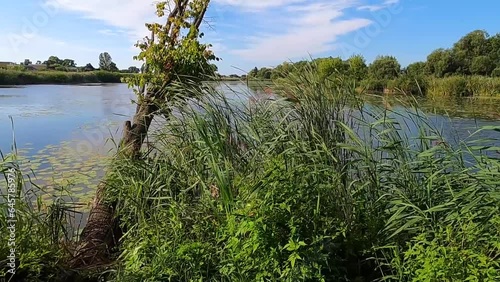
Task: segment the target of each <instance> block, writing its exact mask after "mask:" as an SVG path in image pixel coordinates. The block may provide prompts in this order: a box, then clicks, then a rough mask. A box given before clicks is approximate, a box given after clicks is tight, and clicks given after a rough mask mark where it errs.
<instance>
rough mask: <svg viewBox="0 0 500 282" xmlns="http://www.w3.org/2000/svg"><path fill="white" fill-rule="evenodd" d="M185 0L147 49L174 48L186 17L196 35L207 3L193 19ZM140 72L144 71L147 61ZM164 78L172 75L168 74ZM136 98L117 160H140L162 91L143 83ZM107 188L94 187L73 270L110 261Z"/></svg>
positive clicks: (114, 233)
mask: <svg viewBox="0 0 500 282" xmlns="http://www.w3.org/2000/svg"><path fill="white" fill-rule="evenodd" d="M189 1H190V0H177V1H176V6H175V8H174V9H172V11H171V12H170V15H169V17H168V20H167V23H166V24H165V26H164V29H163V30H160V31H156V32H163V33H166V34H167V35H168V36H166V37H163V38H160V40H159V43H155V31H154V30H152V36H151V38H150V39H149V42H148V43H149V46H152V45H154V44H165V46H166V48H171V49H174V48H175V46H176V44H177V43H178V39H179V37H180V30H181V28H182V27H183V26H182V24H181V23H180V22H182V21H184V20H186V19H188V18H190V19H192V22H191V29H190V32H189V34H191V33H192V34H193V36H197V34H198V32H199V27H200V25H201V22H202V19H203V17H204V15H205V12H206V10H207V7H208V3H209V0H203V1H204V2H201V3H203V6H202V9H201V10H200V11H198V13H196V14H195V16H194V17H193V13H192V11H190V12H191V13H190V14H187V13H186V10H187V7H188V4H189ZM188 37H189V36H188ZM165 38H168V40H164V39H165ZM167 65H169V69H172V65H173V61H172V62H170V63H167ZM167 71H168V70H167ZM144 72H146V73H147V72H148V61H147V60H146V63H145V71H144ZM165 77H174V76H170V75H168V76H165ZM166 80H167V81H164V82H163V86H161V87H160V88H166V87H167V86H168V85H169V84H170V83H171V82H172V81H171V79H170V78H167V79H166ZM149 88H152V89H149ZM140 96H141V99H139V100H140V102H139V103H138V105H137V110H136V113H135V115H134V118H133V121H132V122H130V121H127V122H125V126H124V130H123V137H122V141H121V142H120V149H119V151H120V152H119V154H118V155H117V158H129V159H137V158H138V157H140V155H141V148H142V145H143V143H144V140H145V138H146V136H147V134H148V130H149V127H150V125H151V123H152V120H153V118H154V116H155V113H156V112H157V111H158V109H159V106H158V104H157V101H162V100H163V101H164V100H165V98H166V97H165V96H166V90H165V89H158V88H157V89H154V87H151V86H150V85H148V84H147V83H146V85H145V86H143V87H142V89H141V93H140ZM107 187H108V186H107V183H106V182H105V180H103V181H102V182H101V183H100V184H99V185H98V188H97V192H96V196H95V198H94V201H93V203H92V208H91V211H90V214H89V218H88V221H87V224H86V226H85V228H84V229H83V231H82V234H81V236H80V241H79V242H78V245H77V247H76V250H75V253H74V256H73V259H72V260H71V261H70V266H71V267H73V268H84V267H100V266H103V265H106V264H108V263H110V262H112V259H111V254H112V252H113V249H114V248H115V247H116V246H117V244H118V242H119V240H120V237H121V236H122V230H121V229H120V226H119V218H116V216H115V209H116V203H109V202H106V201H105V192H106V188H107Z"/></svg>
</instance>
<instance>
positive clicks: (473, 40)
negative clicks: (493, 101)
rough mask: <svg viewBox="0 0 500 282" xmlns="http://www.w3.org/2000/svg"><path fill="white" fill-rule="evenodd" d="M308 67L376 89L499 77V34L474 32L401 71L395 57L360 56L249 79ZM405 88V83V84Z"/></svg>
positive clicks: (264, 71)
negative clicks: (369, 58)
mask: <svg viewBox="0 0 500 282" xmlns="http://www.w3.org/2000/svg"><path fill="white" fill-rule="evenodd" d="M307 65H312V66H314V67H315V68H317V70H316V71H317V72H318V73H319V75H320V76H321V77H322V78H328V77H330V76H332V75H342V76H343V77H348V78H351V79H355V80H357V81H359V82H364V83H365V84H367V85H371V86H373V87H374V88H377V89H379V88H384V87H386V86H387V84H388V81H390V80H400V83H402V82H404V81H405V80H406V81H407V83H410V82H411V81H415V80H418V79H421V78H423V77H425V76H432V77H436V78H443V77H449V76H455V75H462V76H470V75H480V76H491V77H500V33H499V34H496V35H494V36H490V35H489V34H488V33H487V32H485V31H482V30H476V31H473V32H471V33H469V34H467V35H465V36H464V37H462V38H461V39H460V40H459V41H458V42H456V43H455V44H454V45H453V47H452V48H450V49H437V50H435V51H434V52H432V53H431V54H430V55H429V56H428V57H427V60H426V61H425V62H416V63H412V64H410V65H408V66H407V67H406V68H402V67H401V65H400V63H399V62H398V60H397V59H396V58H395V57H393V56H378V57H377V58H376V59H375V60H374V61H373V62H372V63H371V64H369V65H368V64H367V63H366V60H365V59H364V58H363V57H362V56H361V55H355V56H352V57H351V58H349V59H347V60H343V59H341V58H339V57H337V58H333V57H329V58H319V59H315V60H313V64H310V62H307V61H300V62H295V63H292V62H285V63H282V64H280V65H278V66H277V67H275V68H266V67H264V68H261V69H259V68H257V67H256V68H254V69H252V70H251V71H250V72H249V73H248V76H249V77H252V78H256V79H278V78H282V77H286V76H288V75H290V74H292V73H296V74H300V73H301V72H303V71H304V68H305V67H306V66H307ZM403 84H404V83H403Z"/></svg>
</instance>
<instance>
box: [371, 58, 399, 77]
mask: <svg viewBox="0 0 500 282" xmlns="http://www.w3.org/2000/svg"><path fill="white" fill-rule="evenodd" d="M400 72H401V65H400V64H399V62H398V60H397V59H396V58H395V57H392V56H379V57H377V58H376V59H375V61H373V63H372V64H371V65H370V67H369V68H368V73H369V75H370V77H371V78H374V79H395V78H397V77H398V76H399V74H400Z"/></svg>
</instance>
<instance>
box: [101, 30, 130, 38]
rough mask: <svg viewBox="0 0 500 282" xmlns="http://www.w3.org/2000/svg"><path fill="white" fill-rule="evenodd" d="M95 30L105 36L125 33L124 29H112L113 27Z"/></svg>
mask: <svg viewBox="0 0 500 282" xmlns="http://www.w3.org/2000/svg"><path fill="white" fill-rule="evenodd" d="M97 32H98V33H100V34H102V35H106V36H118V35H122V34H123V33H125V31H123V30H113V29H100V30H98V31H97Z"/></svg>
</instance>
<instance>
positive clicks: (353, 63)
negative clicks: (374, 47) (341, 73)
mask: <svg viewBox="0 0 500 282" xmlns="http://www.w3.org/2000/svg"><path fill="white" fill-rule="evenodd" d="M346 63H347V64H348V65H349V76H350V77H352V78H353V79H355V80H356V81H361V80H363V79H364V78H365V77H366V75H367V74H368V67H367V65H366V61H365V58H363V56H361V55H355V56H352V57H350V58H349V59H348V60H347V62H346Z"/></svg>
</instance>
